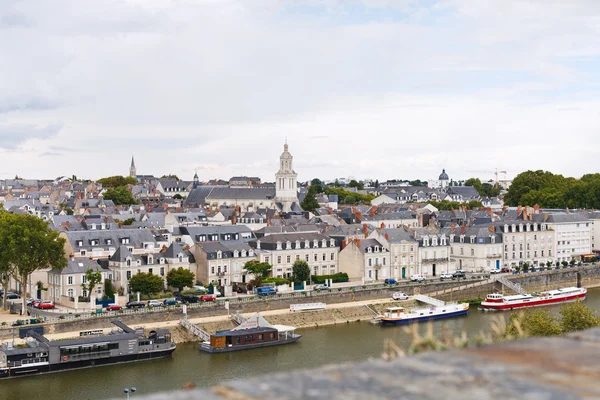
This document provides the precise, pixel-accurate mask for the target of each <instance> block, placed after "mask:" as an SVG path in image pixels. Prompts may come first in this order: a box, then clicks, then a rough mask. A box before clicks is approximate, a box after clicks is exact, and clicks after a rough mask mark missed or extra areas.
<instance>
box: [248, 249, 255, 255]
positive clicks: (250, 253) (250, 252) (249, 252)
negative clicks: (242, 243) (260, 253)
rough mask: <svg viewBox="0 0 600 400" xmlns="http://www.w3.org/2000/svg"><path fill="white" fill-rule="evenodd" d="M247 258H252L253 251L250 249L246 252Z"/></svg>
mask: <svg viewBox="0 0 600 400" xmlns="http://www.w3.org/2000/svg"><path fill="white" fill-rule="evenodd" d="M248 257H254V250H252V249H250V250H249V251H248Z"/></svg>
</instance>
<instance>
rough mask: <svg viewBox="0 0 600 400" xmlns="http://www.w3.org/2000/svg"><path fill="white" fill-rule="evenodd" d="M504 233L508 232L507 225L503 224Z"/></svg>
mask: <svg viewBox="0 0 600 400" xmlns="http://www.w3.org/2000/svg"><path fill="white" fill-rule="evenodd" d="M504 232H509V230H508V224H504Z"/></svg>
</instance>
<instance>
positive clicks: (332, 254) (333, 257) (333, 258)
mask: <svg viewBox="0 0 600 400" xmlns="http://www.w3.org/2000/svg"><path fill="white" fill-rule="evenodd" d="M397 258H398V257H396V259H397ZM333 260H335V253H331V261H333Z"/></svg>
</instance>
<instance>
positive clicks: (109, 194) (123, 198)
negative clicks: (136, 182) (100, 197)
mask: <svg viewBox="0 0 600 400" xmlns="http://www.w3.org/2000/svg"><path fill="white" fill-rule="evenodd" d="M104 199H105V200H112V201H113V202H114V203H115V204H116V205H131V204H137V203H138V202H137V200H136V199H134V198H133V194H131V192H130V191H129V189H127V186H118V187H116V188H114V189H108V190H107V191H106V192H105V193H104Z"/></svg>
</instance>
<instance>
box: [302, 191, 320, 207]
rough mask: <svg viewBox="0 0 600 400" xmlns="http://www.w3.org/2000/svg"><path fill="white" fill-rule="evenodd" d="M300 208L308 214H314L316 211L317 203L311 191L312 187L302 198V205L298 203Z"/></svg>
mask: <svg viewBox="0 0 600 400" xmlns="http://www.w3.org/2000/svg"><path fill="white" fill-rule="evenodd" d="M300 207H302V209H303V210H304V211H310V212H314V211H315V210H317V209H318V208H319V202H318V201H317V199H316V197H315V192H314V190H313V189H312V186H311V187H310V188H309V189H308V191H307V192H306V195H305V196H304V200H302V203H300Z"/></svg>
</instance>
